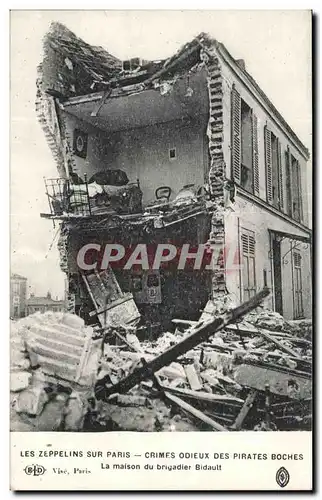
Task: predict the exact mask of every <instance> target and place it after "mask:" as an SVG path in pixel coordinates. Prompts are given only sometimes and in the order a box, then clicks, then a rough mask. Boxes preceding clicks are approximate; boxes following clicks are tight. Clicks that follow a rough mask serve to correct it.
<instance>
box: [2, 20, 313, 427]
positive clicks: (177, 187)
mask: <svg viewBox="0 0 322 500" xmlns="http://www.w3.org/2000/svg"><path fill="white" fill-rule="evenodd" d="M44 49H45V50H44V58H43V61H42V63H41V65H40V66H39V76H38V81H37V100H36V108H37V114H38V118H39V120H40V122H41V124H42V127H43V129H44V132H45V135H46V138H47V140H48V143H49V146H50V148H51V150H52V153H53V156H54V158H55V161H56V164H57V171H58V177H55V178H52V179H46V180H45V189H46V194H47V196H48V201H49V208H50V210H49V212H48V213H45V214H41V215H42V216H43V217H45V218H48V219H51V220H52V221H53V223H54V225H56V224H58V231H59V234H60V237H59V243H58V247H59V251H60V258H61V260H60V265H61V269H62V270H63V271H64V272H65V273H66V283H67V290H66V292H67V294H66V295H67V297H68V309H69V312H68V313H66V312H49V311H47V312H45V313H40V312H39V311H38V312H34V314H32V315H30V316H28V317H27V318H24V319H20V320H19V321H17V322H14V324H13V325H12V330H13V335H12V377H11V385H12V393H13V394H12V405H11V406H12V417H11V425H12V430H28V431H35V430H38V431H39V430H69V431H75V430H81V431H82V430H90V431H93V430H97V431H102V430H103V431H111V430H112V431H113V430H132V431H133V430H135V431H189V430H190V431H195V430H212V431H239V430H257V431H272V430H295V429H296V430H304V429H306V430H309V429H311V422H312V409H311V402H312V338H311V337H312V325H311V321H310V320H306V319H304V318H310V316H311V286H310V280H311V271H310V244H311V239H310V238H311V232H310V229H309V228H308V219H307V212H308V210H307V187H306V177H307V172H306V162H307V160H308V151H307V150H306V148H305V147H304V146H303V144H302V143H301V141H300V140H299V139H298V138H297V137H296V135H295V134H294V132H293V131H292V130H291V129H290V127H289V126H288V125H287V123H286V122H285V121H284V120H283V118H282V117H281V116H280V114H279V113H278V112H277V110H276V109H275V108H274V107H273V105H272V104H271V103H270V101H269V100H268V98H267V97H266V96H265V94H264V93H263V92H262V91H261V90H260V88H259V87H258V85H257V84H256V82H255V81H254V80H253V79H252V78H251V76H250V75H249V74H248V73H247V71H246V70H245V65H244V63H243V61H240V60H239V61H236V60H234V59H233V58H232V57H231V56H230V54H229V53H228V51H227V50H226V48H225V47H224V46H223V45H222V44H220V43H218V42H217V41H216V40H213V39H211V38H210V37H209V36H207V35H205V34H201V35H199V36H198V37H196V38H195V39H194V40H192V42H190V43H188V44H187V45H185V46H184V47H183V48H182V49H181V50H179V52H178V53H177V54H175V55H174V56H173V57H171V58H169V59H167V60H165V61H143V60H141V59H139V58H135V59H131V60H129V61H123V62H122V61H120V60H118V59H117V58H115V57H113V56H111V55H110V54H109V53H107V52H106V51H105V50H104V49H102V48H101V47H92V46H90V45H88V44H86V43H85V42H83V41H82V40H80V39H79V38H77V37H76V36H75V35H74V34H73V33H72V32H70V31H69V30H68V29H66V28H65V27H64V26H62V25H60V24H53V25H52V26H51V28H50V31H49V33H48V34H47V35H46V37H45V43H44ZM106 248H109V250H108V251H107V253H106ZM111 249H113V252H112V250H111ZM160 249H161V253H160ZM200 249H201V253H200ZM164 251H165V252H164ZM122 252H123V253H122ZM129 263H131V265H129ZM197 264H198V265H197ZM263 305H264V306H265V307H262V306H263ZM70 313H72V314H70ZM282 315H283V316H284V317H283V316H282ZM293 319H295V320H296V321H291V320H293ZM186 417H188V418H186Z"/></svg>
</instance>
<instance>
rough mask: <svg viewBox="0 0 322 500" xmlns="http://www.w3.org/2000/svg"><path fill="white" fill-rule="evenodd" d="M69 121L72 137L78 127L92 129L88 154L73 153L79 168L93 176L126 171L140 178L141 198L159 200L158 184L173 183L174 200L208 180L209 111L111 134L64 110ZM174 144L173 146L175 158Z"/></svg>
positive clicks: (130, 177) (135, 177)
mask: <svg viewBox="0 0 322 500" xmlns="http://www.w3.org/2000/svg"><path fill="white" fill-rule="evenodd" d="M65 125H66V128H67V130H68V134H69V137H70V141H72V137H73V133H74V129H75V128H78V129H80V130H82V131H84V132H88V134H89V135H88V151H87V157H86V158H85V159H84V158H80V157H78V156H75V155H74V159H75V165H76V168H75V170H76V172H77V173H78V174H79V175H81V176H82V175H83V174H84V172H86V173H87V175H88V178H90V176H91V175H93V174H94V173H95V172H98V171H99V170H104V169H110V168H114V169H121V170H124V171H125V172H126V173H127V175H128V178H129V180H130V182H136V180H137V179H139V182H140V187H141V190H142V192H143V203H149V202H151V201H154V200H155V190H156V188H158V187H159V186H165V185H166V186H170V187H171V189H172V196H171V199H173V198H174V197H175V195H176V194H177V193H178V191H179V190H180V189H181V188H182V187H183V186H184V185H186V184H198V185H202V184H203V183H204V175H205V174H204V172H205V169H207V164H206V162H207V160H208V157H207V154H206V153H207V151H205V148H207V144H205V141H204V137H205V135H206V127H207V117H206V116H199V117H198V118H196V119H191V120H188V119H184V120H176V121H172V122H168V123H160V124H157V125H153V126H150V127H142V128H135V129H130V130H124V131H121V132H112V133H109V134H107V133H104V131H101V130H99V129H96V128H94V127H93V126H91V125H89V124H87V123H86V122H84V121H80V120H78V119H77V118H76V117H74V116H72V115H70V114H66V115H65ZM170 149H175V158H173V159H171V158H170Z"/></svg>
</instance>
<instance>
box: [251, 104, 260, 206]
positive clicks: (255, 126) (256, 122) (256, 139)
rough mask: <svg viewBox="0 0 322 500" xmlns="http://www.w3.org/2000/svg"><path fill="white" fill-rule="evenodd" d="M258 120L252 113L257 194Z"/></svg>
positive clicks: (257, 189)
mask: <svg viewBox="0 0 322 500" xmlns="http://www.w3.org/2000/svg"><path fill="white" fill-rule="evenodd" d="M257 127H258V120H257V116H256V115H255V114H254V113H253V120H252V136H253V137H252V139H253V171H254V193H255V194H256V195H257V196H259V165H258V128H257Z"/></svg>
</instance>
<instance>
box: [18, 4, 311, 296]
mask: <svg viewBox="0 0 322 500" xmlns="http://www.w3.org/2000/svg"><path fill="white" fill-rule="evenodd" d="M52 21H59V22H61V23H63V24H65V25H66V26H67V28H69V29H70V30H72V31H73V32H74V33H75V34H76V35H77V36H79V37H80V38H83V40H85V41H86V42H88V43H90V44H93V45H101V46H103V47H104V48H105V49H107V50H108V51H109V52H111V53H112V54H114V55H115V56H117V57H118V58H120V59H128V58H130V57H135V56H139V57H142V58H144V59H159V58H160V59H161V58H162V59H163V58H166V57H168V56H171V55H172V54H173V53H175V52H176V51H177V50H178V49H179V48H180V47H181V46H182V45H183V44H184V43H186V42H188V41H190V40H191V39H192V38H193V37H194V36H196V35H197V34H198V33H200V32H207V33H209V34H210V35H211V36H213V37H214V38H216V39H217V40H218V41H220V42H222V43H224V44H225V46H226V47H227V49H228V50H229V52H230V53H231V54H232V55H233V57H235V59H244V60H245V63H246V69H247V71H248V72H249V73H250V74H251V75H252V76H253V77H254V78H255V79H256V81H257V83H258V84H259V85H260V87H261V88H262V89H263V91H264V92H265V93H266V94H267V95H268V97H269V98H270V100H271V101H272V102H273V104H274V105H275V107H276V108H277V109H278V110H279V111H280V112H281V114H282V115H283V117H284V118H285V119H286V121H287V122H288V123H289V125H290V126H291V127H292V128H293V130H294V131H295V133H296V134H297V135H298V136H299V138H300V139H301V140H302V142H303V143H304V144H305V145H306V146H307V147H308V148H309V150H310V151H311V141H312V131H311V123H312V114H311V113H312V110H311V87H312V83H311V38H310V37H311V26H310V12H309V11H308V10H307V11H303V10H287V11H265V10H262V11H236V10H230V11H223V10H218V11H215V10H213V11H205V10H204V11H156V10H155V11H129V10H128V11H115V10H114V11H108V10H105V11H102V10H99V11H48V10H47V11H22V10H21V11H11V70H10V94H11V134H10V135H11V150H10V151H11V153H10V156H11V162H10V163H11V166H10V177H11V179H10V221H11V272H17V273H19V274H22V275H24V276H26V277H27V278H28V285H29V292H33V293H35V294H36V295H44V294H46V293H47V291H51V293H52V295H53V296H58V297H62V296H63V292H64V274H63V273H62V272H61V271H60V268H59V255H58V251H57V246H56V245H57V238H58V233H57V230H58V227H56V228H54V227H53V224H52V222H51V221H49V220H47V219H41V218H40V213H41V212H46V213H48V212H49V207H48V202H47V198H46V195H45V189H44V177H57V170H56V166H55V163H54V160H53V158H52V155H51V152H50V150H49V147H48V146H47V143H46V140H45V137H44V134H43V132H42V129H41V128H40V125H39V124H38V121H37V116H36V112H35V96H36V68H37V65H38V64H39V62H40V61H41V58H42V38H43V36H44V35H45V33H46V31H47V30H48V28H49V26H50V23H51V22H52ZM308 172H309V176H308V177H309V190H311V184H310V177H311V175H310V172H311V167H310V165H309V170H308Z"/></svg>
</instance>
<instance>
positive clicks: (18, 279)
mask: <svg viewBox="0 0 322 500" xmlns="http://www.w3.org/2000/svg"><path fill="white" fill-rule="evenodd" d="M26 298H27V278H25V277H24V276H20V275H19V274H12V275H11V276H10V317H11V318H15V319H16V318H23V317H24V316H25V315H26Z"/></svg>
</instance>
